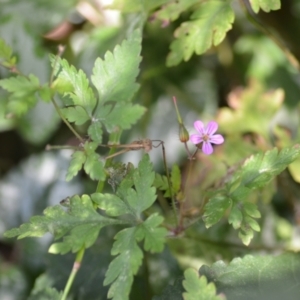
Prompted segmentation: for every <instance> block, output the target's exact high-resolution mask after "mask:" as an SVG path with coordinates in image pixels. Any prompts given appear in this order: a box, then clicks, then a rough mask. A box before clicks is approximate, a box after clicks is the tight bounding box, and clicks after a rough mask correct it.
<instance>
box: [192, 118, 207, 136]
mask: <svg viewBox="0 0 300 300" xmlns="http://www.w3.org/2000/svg"><path fill="white" fill-rule="evenodd" d="M194 127H195V129H196V130H197V131H198V132H199V133H200V134H201V135H202V134H204V131H205V130H204V124H203V122H201V121H196V122H194Z"/></svg>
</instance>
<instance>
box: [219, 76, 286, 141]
mask: <svg viewBox="0 0 300 300" xmlns="http://www.w3.org/2000/svg"><path fill="white" fill-rule="evenodd" d="M236 96H237V98H236V102H234V101H229V106H230V107H224V108H222V109H220V115H219V123H220V127H222V130H223V132H224V133H226V134H229V135H234V134H239V135H242V134H245V133H247V132H252V133H257V134H259V135H261V136H263V137H264V138H265V139H266V140H269V139H270V128H269V124H270V122H271V120H272V118H273V117H274V115H275V114H276V113H277V112H278V111H279V109H280V107H281V106H282V104H283V99H284V98H283V96H284V95H283V92H282V90H280V89H277V90H275V91H271V92H268V93H265V91H264V87H263V86H262V85H261V84H260V83H258V82H256V81H254V82H252V83H251V85H250V86H249V87H248V88H246V89H245V90H243V91H242V92H240V93H239V94H238V95H236Z"/></svg>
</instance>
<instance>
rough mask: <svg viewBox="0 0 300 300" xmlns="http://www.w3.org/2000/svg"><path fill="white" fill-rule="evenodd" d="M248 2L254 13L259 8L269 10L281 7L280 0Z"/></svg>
mask: <svg viewBox="0 0 300 300" xmlns="http://www.w3.org/2000/svg"><path fill="white" fill-rule="evenodd" d="M250 4H251V7H252V9H253V11H254V12H255V13H258V12H259V10H260V9H262V10H263V11H265V12H270V11H271V10H278V9H280V7H281V3H280V0H250Z"/></svg>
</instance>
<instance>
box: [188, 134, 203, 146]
mask: <svg viewBox="0 0 300 300" xmlns="http://www.w3.org/2000/svg"><path fill="white" fill-rule="evenodd" d="M190 141H191V142H192V143H193V144H195V145H197V144H199V143H201V142H202V141H203V139H202V137H201V136H200V135H199V134H191V136H190Z"/></svg>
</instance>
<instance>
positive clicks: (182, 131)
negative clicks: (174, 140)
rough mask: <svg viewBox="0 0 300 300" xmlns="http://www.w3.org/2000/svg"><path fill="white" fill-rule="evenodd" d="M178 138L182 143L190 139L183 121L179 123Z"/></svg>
mask: <svg viewBox="0 0 300 300" xmlns="http://www.w3.org/2000/svg"><path fill="white" fill-rule="evenodd" d="M179 139H180V141H181V142H182V143H186V142H187V141H188V140H189V139H190V135H189V133H188V131H187V130H186V128H185V127H184V125H183V123H181V124H179Z"/></svg>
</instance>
